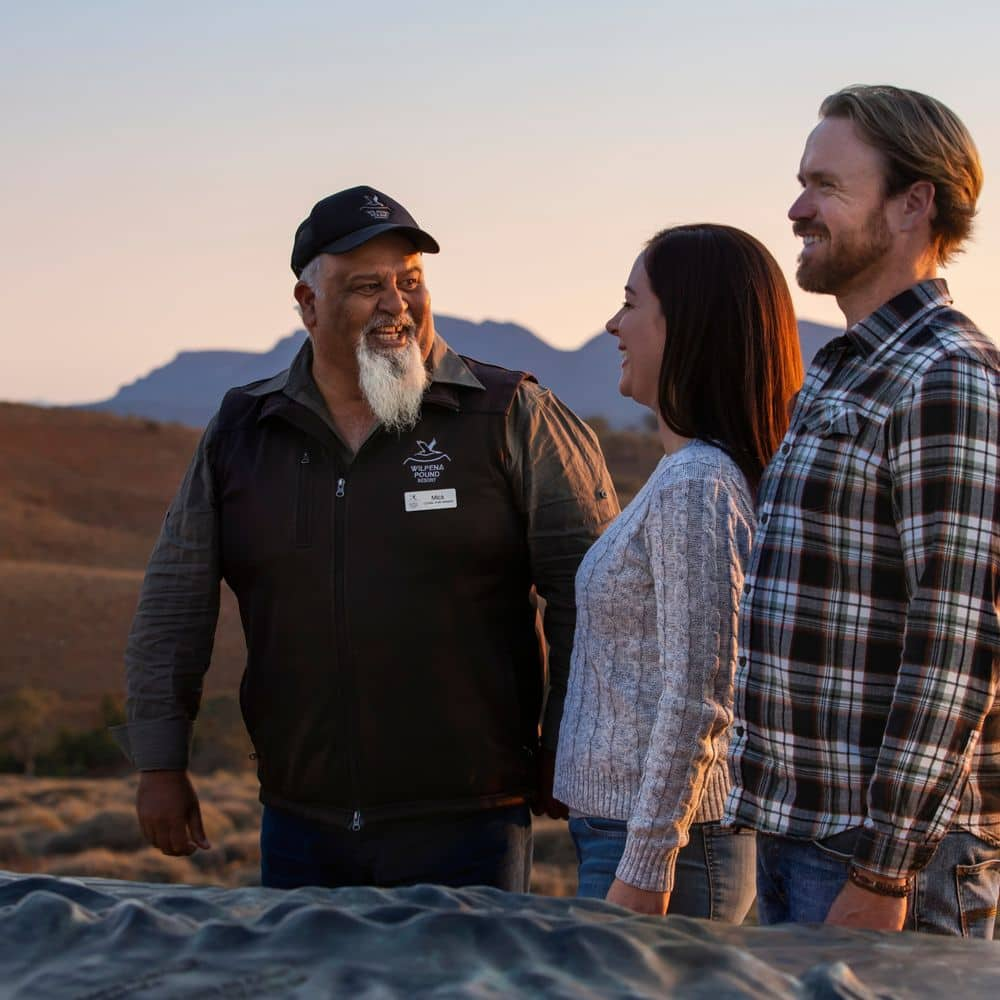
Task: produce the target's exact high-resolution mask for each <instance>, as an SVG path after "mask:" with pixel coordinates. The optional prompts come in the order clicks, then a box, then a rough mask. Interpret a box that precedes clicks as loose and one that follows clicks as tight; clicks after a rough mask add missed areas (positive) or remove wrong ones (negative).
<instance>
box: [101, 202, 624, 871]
mask: <svg viewBox="0 0 1000 1000" xmlns="http://www.w3.org/2000/svg"><path fill="white" fill-rule="evenodd" d="M437 251H438V245H437V243H436V242H435V241H434V239H433V238H432V237H431V236H429V235H428V234H427V233H426V232H424V231H423V230H422V229H420V228H419V227H418V225H417V224H416V222H415V221H414V219H413V218H412V216H410V214H409V213H408V212H407V211H406V210H405V209H404V208H403V207H402V206H401V205H400V204H399V203H397V202H396V201H394V200H393V199H392V198H390V197H388V196H387V195H385V194H383V193H382V192H380V191H376V190H375V189H374V188H370V187H357V188H352V189H350V190H347V191H341V192H339V193H337V194H334V195H331V196H330V197H328V198H325V199H323V200H322V201H320V202H319V203H318V204H317V205H316V206H315V207H314V208H313V210H312V212H311V213H310V215H309V217H308V218H307V219H306V220H305V221H304V222H303V223H302V224H301V225H300V226H299V228H298V231H297V233H296V236H295V241H294V248H293V251H292V270H293V271H294V273H295V274H296V276H297V277H298V281H297V283H296V285H295V297H296V299H297V301H298V304H299V308H300V310H301V313H302V317H303V320H304V322H305V325H306V328H307V329H308V331H309V339H308V341H307V342H306V343H305V344H304V345H303V348H302V350H301V351H300V353H299V354H298V356H297V357H296V358H295V360H294V361H293V363H292V365H291V367H290V368H289V369H288V370H287V371H285V372H282V373H281V374H279V375H276V376H274V377H273V378H270V379H267V380H265V381H263V382H256V383H253V384H251V385H247V386H243V387H241V388H238V389H234V390H232V391H230V392H229V393H228V394H227V395H226V397H225V399H224V400H223V402H222V405H221V408H220V409H219V412H218V413H217V415H216V416H215V417H214V419H213V420H212V422H211V424H210V425H209V427H208V428H207V430H206V432H205V435H204V437H203V439H202V441H201V443H200V445H199V447H198V450H197V453H196V455H195V457H194V460H193V462H192V464H191V467H190V468H189V470H188V473H187V476H186V478H185V480H184V482H183V484H182V486H181V488H180V492H179V493H178V495H177V497H176V498H175V500H174V502H173V505H172V506H171V508H170V511H169V513H168V514H167V518H166V521H165V523H164V526H163V530H162V533H161V535H160V539H159V541H158V543H157V546H156V549H155V550H154V552H153V555H152V558H151V561H150V565H149V569H148V571H147V574H146V580H145V583H144V586H143V591H142V596H141V599H140V603H139V608H138V611H137V613H136V617H135V621H134V624H133V627H132V632H131V635H130V639H129V646H128V653H127V672H128V703H127V704H128V724H127V725H126V726H125V727H123V728H122V731H121V733H120V738H121V740H122V742H123V744H124V745H125V747H126V749H127V752H128V753H129V754H130V756H131V758H132V760H133V762H134V763H135V765H136V767H137V768H139V770H140V771H141V772H142V773H141V775H140V784H139V791H138V799H137V809H138V815H139V822H140V824H141V825H142V828H143V830H144V832H145V835H146V837H147V839H148V840H149V841H150V842H151V843H153V844H155V845H156V846H157V847H159V848H160V849H161V850H163V851H164V852H165V853H168V854H188V853H191V852H192V851H193V850H195V848H196V847H205V846H206V845H207V841H206V839H205V831H204V830H203V828H202V823H201V818H200V813H199V808H198V800H197V796H196V795H195V793H194V790H193V787H192V785H191V783H190V781H189V779H188V775H187V766H188V745H189V739H190V734H191V727H192V723H193V721H194V718H195V715H196V712H197V708H198V701H199V695H200V691H201V683H202V676H203V674H204V671H205V669H206V668H207V666H208V662H209V658H210V652H211V645H212V635H213V630H214V626H215V620H216V614H217V607H218V592H219V580H220V578H222V579H225V580H226V581H227V583H228V584H229V585H230V587H231V588H232V589H233V591H234V592H235V594H236V596H237V598H238V600H239V604H240V612H241V616H242V620H243V627H244V632H245V635H246V640H247V651H248V658H247V667H246V672H245V674H244V677H243V683H242V686H241V691H240V697H241V705H242V709H243V715H244V718H245V720H246V724H247V728H248V731H249V733H250V737H251V739H252V741H253V745H254V752H255V757H256V760H257V770H258V775H259V778H260V785H261V799H262V801H263V803H264V807H265V808H264V817H263V828H262V837H261V846H262V879H263V882H264V884H265V885H270V886H279V887H294V886H299V885H326V886H339V885H357V884H373V885H397V884H407V883H415V882H436V883H442V884H447V885H468V884H488V885H494V886H498V887H500V888H506V889H512V890H522V891H523V890H526V889H527V886H528V873H529V869H530V857H531V839H530V816H529V814H528V808H527V805H526V802H527V800H528V798H529V797H530V796H533V795H534V796H536V807H537V808H539V809H549V808H551V809H553V810H554V808H555V807H554V806H552V805H551V800H550V792H551V764H552V751H554V748H555V745H556V740H557V736H558V727H559V718H560V713H561V704H562V694H563V692H564V690H565V680H566V673H567V669H568V659H569V651H570V645H571V642H572V632H573V624H574V603H573V579H574V574H575V571H576V567H577V564H578V562H579V560H580V558H581V557H582V555H583V553H584V552H585V550H586V549H587V547H588V546H589V545H590V544H591V542H592V541H593V540H594V538H595V537H596V536H597V535H598V534H599V533H600V531H601V530H602V528H603V526H604V525H605V524H606V523H607V522H608V521H609V520H610V519H611V518H612V517H613V516H614V515H615V513H616V512H617V502H616V500H615V495H614V490H613V487H612V485H611V483H610V480H609V477H608V474H607V470H606V469H605V466H604V461H603V458H602V456H601V453H600V449H599V447H598V445H597V442H596V440H595V438H594V436H593V434H592V433H591V432H590V431H589V429H588V428H587V427H586V425H584V424H583V423H581V422H580V421H579V420H578V419H577V418H576V417H575V416H574V414H573V413H572V412H571V411H570V410H568V409H567V408H566V407H565V406H564V405H563V404H562V403H560V402H559V400H558V399H556V398H555V396H553V395H552V393H550V392H549V391H548V390H546V389H542V388H540V387H539V386H538V384H537V383H536V382H535V380H534V379H533V378H532V377H531V376H529V375H526V374H525V373H524V372H516V371H508V370H506V369H503V368H498V367H496V366H493V365H488V364H483V363H481V362H477V361H472V360H470V359H468V358H463V357H460V356H458V355H456V354H455V353H453V352H452V351H451V350H450V349H449V348H448V346H447V344H445V343H444V341H443V340H441V338H440V337H438V336H437V335H436V334H435V331H434V322H433V317H432V314H431V306H430V296H429V294H428V290H427V285H426V283H425V281H424V271H423V261H422V253H436V252H437ZM533 585H534V586H536V587H537V590H538V592H539V593H540V594H541V595H542V596H543V597H544V598H545V599H546V601H547V610H546V615H545V628H546V633H547V637H548V640H549V643H550V649H551V653H550V660H549V662H550V670H551V677H552V685H551V693H550V696H549V699H548V705H547V709H546V714H545V719H544V727H543V736H542V740H543V746H544V747H545V748H546V749H544V750H542V751H541V753H540V752H539V718H540V710H541V706H542V692H543V675H542V661H541V658H540V649H539V641H538V637H537V634H536V631H535V611H534V608H533V605H532V604H531V602H530V590H531V588H532V586H533ZM539 774H540V775H541V783H540V784H541V787H537V786H536V782H537V781H538V778H539Z"/></svg>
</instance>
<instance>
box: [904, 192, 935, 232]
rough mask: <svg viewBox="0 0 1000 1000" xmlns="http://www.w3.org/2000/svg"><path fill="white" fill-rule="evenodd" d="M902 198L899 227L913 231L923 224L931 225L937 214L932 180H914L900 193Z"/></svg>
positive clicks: (905, 230) (906, 230)
mask: <svg viewBox="0 0 1000 1000" xmlns="http://www.w3.org/2000/svg"><path fill="white" fill-rule="evenodd" d="M900 199H901V205H900V216H899V227H900V229H901V230H902V231H903V232H912V231H913V230H915V229H919V228H920V227H921V226H923V225H927V226H930V224H931V222H933V220H934V216H935V215H937V206H936V205H935V204H934V184H933V183H932V182H931V181H914V182H913V183H912V184H911V185H910V186H909V187H908V188H907V189H906V190H905V191H903V192H901V193H900Z"/></svg>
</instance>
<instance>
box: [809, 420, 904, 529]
mask: <svg viewBox="0 0 1000 1000" xmlns="http://www.w3.org/2000/svg"><path fill="white" fill-rule="evenodd" d="M798 437H799V441H800V447H805V448H808V449H809V452H808V453H809V456H810V459H809V462H808V466H807V469H806V470H805V474H804V475H803V477H802V479H801V492H800V496H799V503H800V506H801V507H802V509H803V510H804V511H813V512H822V513H826V514H832V515H837V516H842V517H851V518H861V517H868V516H870V514H871V511H870V507H871V504H872V503H873V502H876V503H877V502H878V497H879V494H880V491H881V490H882V489H883V487H886V490H885V492H886V497H888V490H887V483H886V481H885V476H884V461H885V459H884V450H883V448H882V446H881V440H882V425H881V423H880V422H879V421H878V420H877V419H873V418H872V417H870V416H869V415H867V414H865V413H863V412H861V411H860V410H858V409H856V408H854V407H850V406H839V407H830V408H827V409H825V410H821V411H818V412H817V413H816V414H814V415H813V416H812V417H811V419H809V420H807V421H806V423H805V424H804V425H803V427H802V429H801V430H800V432H799V435H798Z"/></svg>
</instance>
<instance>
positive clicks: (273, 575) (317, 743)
mask: <svg viewBox="0 0 1000 1000" xmlns="http://www.w3.org/2000/svg"><path fill="white" fill-rule="evenodd" d="M466 360H467V363H468V364H469V367H470V369H471V370H472V371H473V373H474V374H475V375H476V376H477V378H479V380H480V381H481V382H482V383H483V385H484V386H485V391H483V390H480V389H474V388H465V387H461V386H453V385H447V384H440V383H436V384H434V385H432V387H431V388H430V389H429V390H428V393H427V395H426V396H425V402H424V407H423V415H422V417H421V420H420V422H419V424H418V425H417V427H416V429H415V430H413V431H412V432H409V433H405V434H402V435H396V434H391V433H386V432H385V431H382V430H378V431H376V432H375V433H374V434H373V435H372V437H370V438H369V439H368V441H367V442H366V443H365V444H364V445H363V446H362V447H361V449H360V451H359V452H358V453H357V455H356V456H355V457H354V458H353V460H351V461H348V460H347V459H346V458H345V453H344V450H343V446H342V445H340V443H339V442H338V441H337V439H336V438H335V436H334V435H333V433H332V432H331V431H330V430H329V428H328V427H327V426H326V425H325V424H324V422H323V421H322V420H320V419H319V418H318V417H317V416H316V415H315V414H314V413H312V412H311V411H310V410H309V409H308V408H307V407H305V406H303V405H301V404H299V403H297V402H295V401H294V400H292V399H290V398H289V397H288V396H286V395H284V393H282V392H275V393H272V394H269V395H264V396H257V395H254V394H252V393H248V392H247V391H245V390H239V389H236V390H233V391H232V392H230V393H229V394H227V396H226V398H225V400H224V401H223V404H222V408H221V410H220V414H219V418H218V437H217V441H218V445H217V448H216V450H215V454H214V455H213V456H212V463H213V469H214V472H215V476H216V483H215V486H216V491H217V496H218V498H219V509H220V524H221V535H222V559H223V567H222V568H223V575H224V577H225V579H226V581H227V583H228V584H229V585H230V587H231V588H232V589H233V591H234V592H235V594H236V596H237V598H238V600H239V605H240V614H241V616H242V619H243V628H244V632H245V635H246V641H247V650H248V657H247V667H246V671H245V673H244V677H243V683H242V685H241V690H240V701H241V705H242V709H243V715H244V718H245V720H246V724H247V728H248V730H249V732H250V736H251V739H252V740H253V744H254V747H255V750H256V753H257V766H258V774H259V777H260V782H261V798H262V800H263V801H264V802H265V803H269V804H272V805H275V806H279V807H282V808H286V809H290V810H292V811H295V812H298V813H299V814H301V815H305V816H312V817H315V818H319V819H325V820H329V821H332V822H344V823H348V824H356V823H357V822H359V821H360V822H366V821H369V820H375V819H380V818H389V817H394V816H405V815H417V814H423V813H441V812H447V811H450V810H460V809H475V808H483V807H485V806H491V805H501V804H506V803H509V802H515V801H519V800H521V799H523V797H524V796H525V794H526V793H527V792H528V791H529V790H530V787H531V784H532V776H531V772H532V766H531V761H532V757H533V754H534V751H535V747H536V743H537V733H538V718H539V711H540V706H541V700H542V666H541V659H540V653H539V645H538V639H537V636H536V633H535V628H534V621H535V616H534V611H533V608H532V606H531V605H530V603H529V589H530V586H531V582H532V580H531V573H530V566H529V558H528V548H527V542H526V522H525V518H524V516H523V513H522V512H521V511H520V510H519V509H518V505H517V503H516V502H515V497H514V495H513V493H512V491H511V487H510V483H509V482H508V479H507V475H506V471H505V468H506V463H505V458H506V454H505V452H506V448H505V435H504V427H505V421H506V413H507V411H508V409H509V407H510V404H511V401H512V399H513V396H514V393H515V391H516V390H517V387H518V385H520V383H521V382H522V381H523V380H524V379H525V378H530V377H531V376H526V375H525V374H524V373H522V372H511V371H507V370H506V369H502V368H496V367H494V366H490V365H482V364H479V363H476V362H472V361H468V359H466ZM448 491H454V492H453V493H450V492H448ZM452 497H454V505H453V506H452V505H451V504H452Z"/></svg>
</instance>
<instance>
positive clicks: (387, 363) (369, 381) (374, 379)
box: [357, 314, 430, 433]
mask: <svg viewBox="0 0 1000 1000" xmlns="http://www.w3.org/2000/svg"><path fill="white" fill-rule="evenodd" d="M381 326H404V327H407V341H406V346H405V347H401V348H392V349H391V352H383V351H380V350H379V349H378V348H376V347H373V346H372V344H371V343H370V342H369V339H368V334H370V333H371V332H372V331H373V330H377V329H378V328H379V327H381ZM416 329H417V328H416V324H415V323H414V322H413V321H412V320H409V321H408V322H407V320H406V319H402V320H401V319H399V318H397V317H392V316H388V315H385V314H379V315H377V316H373V317H372V319H370V320H369V321H368V322H367V323H366V324H365V327H364V329H363V330H362V331H361V339H360V340H359V341H358V347H357V358H358V382H359V385H360V387H361V394H362V395H363V396H364V397H365V402H367V403H368V406H369V407H370V408H371V411H372V413H374V414H375V416H376V417H377V418H378V420H379V422H380V423H381V424H382V426H383V427H385V428H386V430H389V431H395V432H397V433H401V432H403V431H409V430H413V428H414V427H416V425H417V421H418V420H419V419H420V404H421V402H422V401H423V398H424V390H425V389H426V388H427V384H428V382H429V381H430V376H429V375H428V374H427V369H426V368H424V359H423V358H422V357H421V356H420V346H419V344H418V343H417V338H416Z"/></svg>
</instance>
